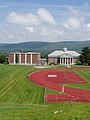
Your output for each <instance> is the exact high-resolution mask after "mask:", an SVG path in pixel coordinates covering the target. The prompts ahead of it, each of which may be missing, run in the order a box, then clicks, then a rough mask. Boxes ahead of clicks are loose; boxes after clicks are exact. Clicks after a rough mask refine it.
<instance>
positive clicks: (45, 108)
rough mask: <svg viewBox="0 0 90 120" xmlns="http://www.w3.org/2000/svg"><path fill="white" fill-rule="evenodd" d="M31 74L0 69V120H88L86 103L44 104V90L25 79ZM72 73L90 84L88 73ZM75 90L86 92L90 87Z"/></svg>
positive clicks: (20, 68)
mask: <svg viewBox="0 0 90 120" xmlns="http://www.w3.org/2000/svg"><path fill="white" fill-rule="evenodd" d="M35 70H38V69H36V68H33V67H30V66H13V65H0V120H90V103H68V102H65V103H45V102H44V101H43V95H44V89H43V88H42V87H40V86H37V85H36V84H34V83H32V82H31V81H30V80H28V79H27V75H28V73H30V72H33V71H35ZM76 72H77V73H78V74H80V75H81V76H82V77H84V78H85V79H86V80H87V81H88V82H90V74H89V73H90V71H89V70H87V71H79V72H78V71H76ZM76 87H81V88H85V89H90V83H89V84H88V85H86V86H85V85H84V87H83V86H82V85H79V86H77V85H76ZM48 92H49V91H48ZM50 92H51V93H52V91H51V90H50ZM55 92H56V91H55ZM55 111H58V113H57V114H55V113H54V112H55Z"/></svg>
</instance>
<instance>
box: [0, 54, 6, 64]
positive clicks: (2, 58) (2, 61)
mask: <svg viewBox="0 0 90 120" xmlns="http://www.w3.org/2000/svg"><path fill="white" fill-rule="evenodd" d="M4 62H6V57H5V56H4V55H3V54H1V53H0V63H4Z"/></svg>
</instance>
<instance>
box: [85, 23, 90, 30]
mask: <svg viewBox="0 0 90 120" xmlns="http://www.w3.org/2000/svg"><path fill="white" fill-rule="evenodd" d="M84 31H90V23H88V24H86V25H84Z"/></svg>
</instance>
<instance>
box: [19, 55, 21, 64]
mask: <svg viewBox="0 0 90 120" xmlns="http://www.w3.org/2000/svg"><path fill="white" fill-rule="evenodd" d="M19 64H21V53H19Z"/></svg>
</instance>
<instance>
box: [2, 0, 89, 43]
mask: <svg viewBox="0 0 90 120" xmlns="http://www.w3.org/2000/svg"><path fill="white" fill-rule="evenodd" d="M83 40H85V41H86V40H90V0H0V43H20V42H28V41H42V42H43V41H46V42H60V41H83Z"/></svg>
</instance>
